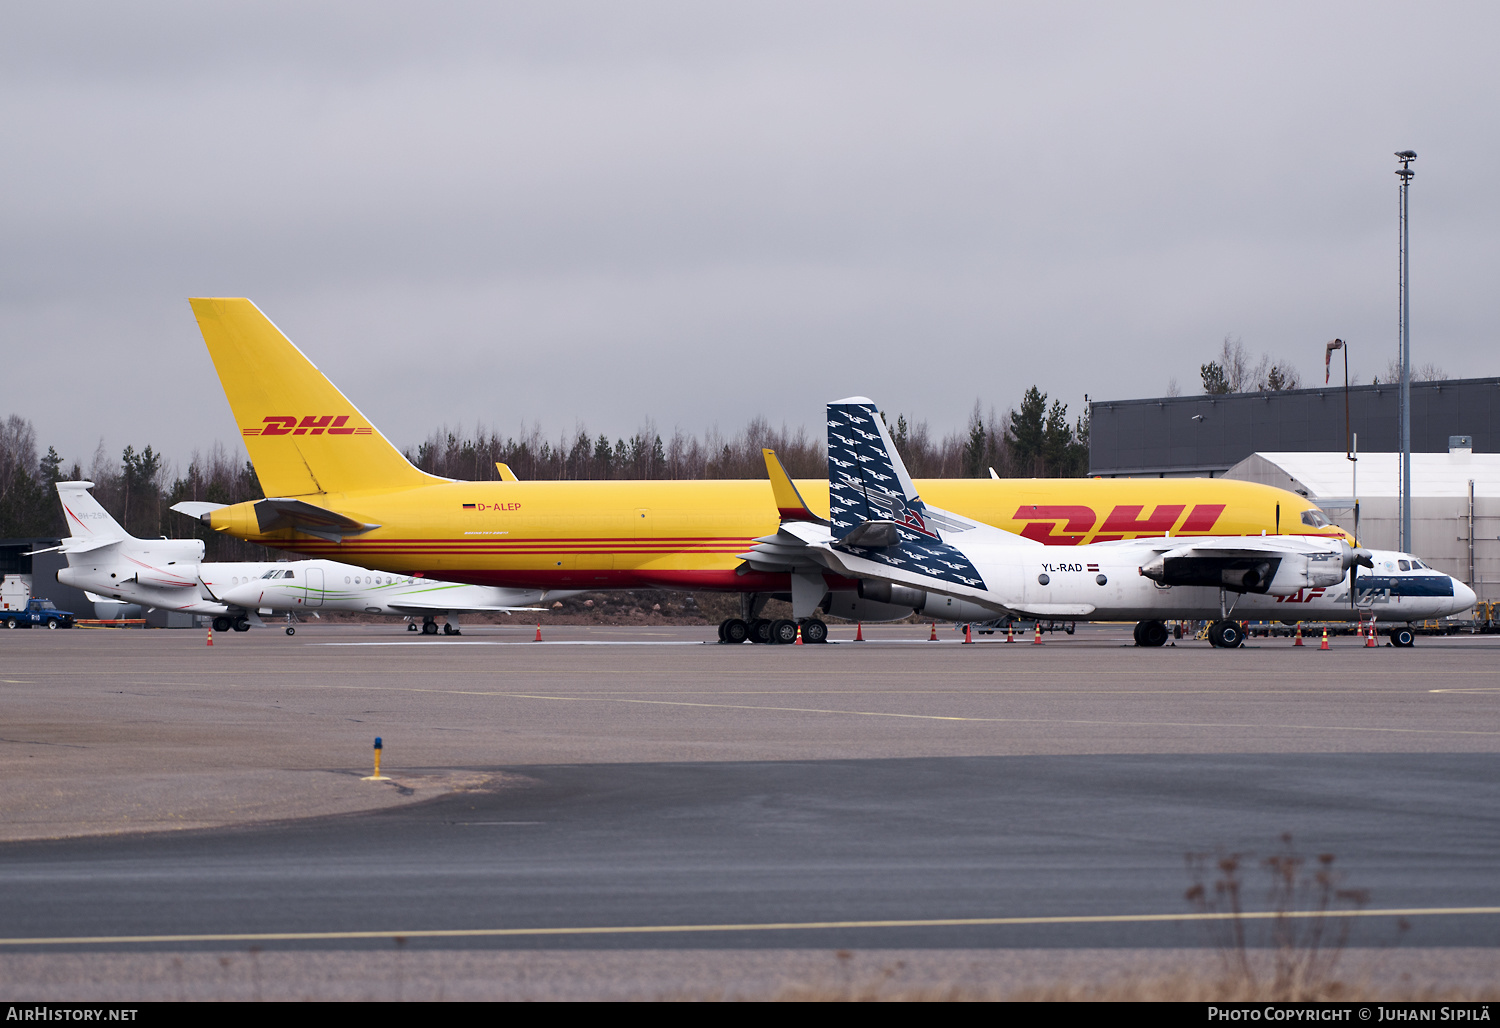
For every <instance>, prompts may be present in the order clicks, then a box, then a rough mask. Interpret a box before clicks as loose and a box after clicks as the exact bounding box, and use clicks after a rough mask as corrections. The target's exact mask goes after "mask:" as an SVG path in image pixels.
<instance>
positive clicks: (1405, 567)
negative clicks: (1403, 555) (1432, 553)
mask: <svg viewBox="0 0 1500 1028" xmlns="http://www.w3.org/2000/svg"><path fill="white" fill-rule="evenodd" d="M1396 566H1397V567H1398V568H1400V569H1401V570H1402V571H1410V570H1411V562H1410V561H1405V560H1398V561H1396Z"/></svg>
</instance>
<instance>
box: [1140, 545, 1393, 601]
mask: <svg viewBox="0 0 1500 1028" xmlns="http://www.w3.org/2000/svg"><path fill="white" fill-rule="evenodd" d="M1167 542H1168V540H1167V539H1163V540H1162V545H1159V546H1157V547H1155V549H1156V550H1157V557H1156V559H1155V560H1152V561H1149V562H1147V563H1146V564H1144V565H1142V566H1141V568H1140V573H1141V574H1142V575H1144V576H1145V577H1147V578H1149V579H1151V580H1152V581H1154V582H1156V583H1158V584H1160V585H1165V586H1174V585H1196V586H1207V587H1209V588H1214V589H1227V590H1229V591H1231V592H1240V593H1278V594H1279V593H1287V594H1290V593H1293V592H1296V591H1297V590H1298V589H1301V588H1304V587H1306V586H1330V585H1336V584H1337V583H1339V582H1342V581H1343V580H1344V576H1345V575H1346V574H1348V572H1349V569H1350V568H1353V567H1356V566H1360V565H1362V566H1364V567H1372V566H1373V565H1374V560H1373V558H1372V557H1371V556H1370V553H1369V551H1367V550H1360V549H1355V548H1354V547H1352V546H1350V545H1349V544H1348V543H1347V542H1344V541H1343V540H1342V539H1339V540H1332V539H1304V538H1302V537H1300V536H1245V537H1243V538H1240V537H1233V536H1230V537H1224V538H1219V539H1193V540H1191V541H1183V540H1178V545H1176V546H1172V547H1168V546H1166V545H1165V544H1166V543H1167Z"/></svg>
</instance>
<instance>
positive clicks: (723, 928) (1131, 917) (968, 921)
mask: <svg viewBox="0 0 1500 1028" xmlns="http://www.w3.org/2000/svg"><path fill="white" fill-rule="evenodd" d="M1475 914H1479V915H1494V914H1500V907H1394V908H1388V909H1383V910H1287V911H1276V910H1252V911H1246V912H1244V913H1240V914H1080V915H1073V916H1066V915H1065V916H1061V917H944V918H928V919H922V920H909V921H897V920H890V921H780V922H770V923H760V924H756V923H750V924H663V925H620V926H611V925H596V926H588V927H578V928H455V929H441V928H437V929H419V930H416V931H400V930H394V931H375V932H257V933H232V934H231V933H225V934H201V935H80V936H36V937H32V938H22V939H0V946H78V945H95V946H97V945H106V944H119V943H160V942H299V941H306V940H324V941H337V940H343V939H389V938H392V937H396V936H400V937H401V938H405V939H474V938H497V937H503V936H527V935H530V936H537V935H668V934H675V933H680V932H795V931H810V930H811V931H815V930H818V929H827V928H989V927H1006V926H1027V925H1064V924H1161V923H1170V922H1185V921H1230V920H1235V919H1241V920H1245V921H1275V920H1279V919H1282V918H1287V919H1308V918H1324V917H1330V918H1335V917H1336V918H1358V917H1453V916H1462V915H1475Z"/></svg>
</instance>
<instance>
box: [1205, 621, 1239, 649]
mask: <svg viewBox="0 0 1500 1028" xmlns="http://www.w3.org/2000/svg"><path fill="white" fill-rule="evenodd" d="M1244 643H1245V626H1244V625H1242V624H1240V623H1239V622H1238V621H1231V620H1229V619H1228V618H1225V619H1224V620H1222V621H1215V622H1214V623H1213V624H1211V625H1209V626H1208V644H1209V645H1210V646H1217V647H1219V648H1220V649H1223V650H1232V649H1234V648H1235V647H1236V646H1243V645H1244Z"/></svg>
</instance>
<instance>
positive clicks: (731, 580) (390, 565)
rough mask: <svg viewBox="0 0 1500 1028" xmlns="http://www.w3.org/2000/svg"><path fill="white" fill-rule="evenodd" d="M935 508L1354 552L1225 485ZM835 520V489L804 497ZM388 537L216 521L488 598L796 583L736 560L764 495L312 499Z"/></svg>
mask: <svg viewBox="0 0 1500 1028" xmlns="http://www.w3.org/2000/svg"><path fill="white" fill-rule="evenodd" d="M916 486H917V490H918V492H919V493H920V494H921V496H922V499H923V500H924V501H925V502H927V503H929V504H932V505H933V506H936V507H940V508H943V509H945V510H949V511H952V512H954V513H955V514H959V515H962V516H965V517H969V518H973V519H975V520H977V521H981V522H984V523H987V524H990V525H994V526H996V527H998V528H1002V529H1005V530H1007V531H1011V532H1015V533H1017V534H1019V535H1024V536H1027V537H1029V538H1032V539H1036V540H1038V541H1040V542H1043V543H1046V544H1048V545H1057V546H1073V545H1078V544H1080V543H1089V542H1104V541H1106V540H1109V539H1120V538H1125V539H1131V538H1137V537H1140V536H1158V535H1162V534H1163V533H1165V532H1171V533H1172V535H1173V536H1174V537H1176V536H1179V535H1181V536H1193V535H1200V536H1201V535H1260V534H1262V533H1263V532H1265V533H1276V532H1278V531H1280V532H1283V533H1289V534H1290V533H1295V534H1299V535H1322V536H1331V537H1343V536H1344V533H1343V532H1342V531H1341V530H1339V529H1337V528H1333V527H1328V528H1323V529H1316V528H1312V527H1309V526H1308V525H1306V524H1305V523H1304V522H1303V521H1302V520H1301V517H1300V516H1301V513H1302V512H1303V511H1305V510H1309V509H1314V505H1313V504H1311V503H1309V502H1308V501H1307V500H1306V499H1304V498H1302V497H1300V496H1297V495H1296V494H1294V493H1290V492H1286V491H1284V490H1280V489H1275V488H1272V487H1269V486H1263V485H1256V484H1254V483H1249V482H1236V481H1228V480H1224V479H929V480H925V481H922V480H919V481H917V483H916ZM797 487H798V489H799V490H800V491H801V493H802V496H803V498H804V499H805V500H806V501H807V503H808V505H809V507H810V508H812V509H813V511H814V512H815V513H818V514H820V515H823V516H826V515H827V513H828V483H827V482H826V481H820V480H806V481H799V482H798V483H797ZM299 499H302V500H305V501H307V502H308V503H311V504H313V505H315V506H318V507H323V508H327V509H329V510H334V511H337V512H339V513H341V514H344V515H347V516H349V517H351V518H353V519H355V520H357V521H360V522H363V523H366V524H374V525H378V526H380V527H378V528H375V529H373V530H371V531H369V532H366V533H364V534H361V535H358V536H353V537H348V538H345V539H344V540H343V541H342V542H331V541H326V540H324V539H320V538H315V537H313V536H310V535H306V534H304V533H301V532H298V531H295V530H291V529H281V530H278V531H274V532H268V533H262V532H260V531H259V530H258V528H257V523H256V517H255V513H254V510H253V505H252V504H250V503H242V504H236V505H234V506H231V507H225V508H222V509H220V510H217V511H215V512H213V514H212V515H211V524H212V526H213V527H214V528H215V529H216V530H218V531H221V532H227V533H229V534H232V535H235V536H238V537H240V538H243V539H248V540H251V541H253V542H257V543H263V544H265V545H267V546H274V547H277V548H279V549H284V550H292V551H294V552H297V553H302V554H306V555H307V556H310V557H327V558H330V559H336V560H340V561H344V562H346V563H350V564H358V565H361V566H363V567H368V568H373V569H375V570H380V571H390V572H393V573H397V574H403V575H425V576H428V577H432V578H441V579H445V580H447V581H455V582H471V583H475V584H479V585H497V586H515V587H523V588H544V589H545V588H553V589H612V588H633V587H662V588H690V589H721V590H731V591H757V590H770V589H780V588H785V577H786V576H784V575H781V576H777V575H765V574H760V573H755V572H750V573H747V574H739V573H737V570H736V569H738V568H739V567H740V565H741V564H742V563H743V562H742V561H741V560H740V559H739V558H738V556H737V555H738V554H741V553H744V552H745V551H746V550H747V549H749V547H750V545H751V543H752V541H753V540H754V539H755V538H756V537H758V536H763V535H769V534H771V533H773V532H775V531H776V527H777V522H778V518H777V509H776V506H775V501H774V499H773V498H772V492H771V485H770V483H769V482H767V481H608V482H577V481H572V482H437V483H434V484H431V485H424V486H419V487H417V488H411V489H402V490H398V491H373V490H366V491H359V492H345V493H314V494H309V495H303V496H301V497H299Z"/></svg>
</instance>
